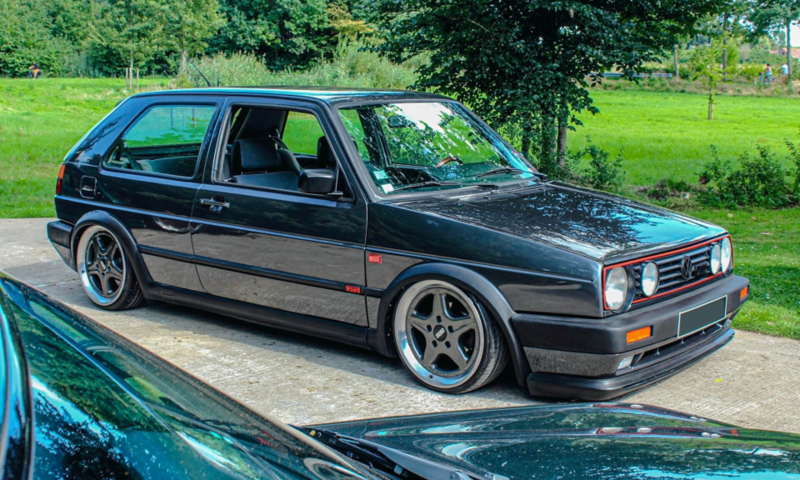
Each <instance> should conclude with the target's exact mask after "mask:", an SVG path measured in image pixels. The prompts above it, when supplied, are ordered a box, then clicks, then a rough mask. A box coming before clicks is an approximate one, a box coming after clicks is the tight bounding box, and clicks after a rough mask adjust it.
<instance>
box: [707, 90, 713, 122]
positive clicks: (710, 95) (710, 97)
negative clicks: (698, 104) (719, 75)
mask: <svg viewBox="0 0 800 480" xmlns="http://www.w3.org/2000/svg"><path fill="white" fill-rule="evenodd" d="M708 119H709V120H714V92H708Z"/></svg>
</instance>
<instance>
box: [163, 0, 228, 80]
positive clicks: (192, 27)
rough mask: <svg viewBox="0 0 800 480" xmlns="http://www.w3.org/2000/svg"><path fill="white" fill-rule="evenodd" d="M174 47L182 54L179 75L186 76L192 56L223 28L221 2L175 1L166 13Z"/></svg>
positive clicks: (201, 0) (212, 0) (210, 0)
mask: <svg viewBox="0 0 800 480" xmlns="http://www.w3.org/2000/svg"><path fill="white" fill-rule="evenodd" d="M166 19H167V22H168V25H169V27H170V31H171V32H173V36H172V40H173V44H174V48H175V49H176V50H177V51H179V52H180V54H181V63H180V68H179V70H178V71H179V73H180V75H186V60H187V58H188V56H189V55H194V54H197V53H200V52H202V51H203V50H204V49H205V48H206V47H207V46H208V44H207V43H206V40H207V39H208V38H209V37H210V36H211V35H212V34H214V33H216V32H217V31H218V30H219V28H220V27H221V26H222V25H224V23H225V22H224V20H223V18H222V15H220V13H219V1H218V0H173V1H171V2H170V3H169V8H168V9H167V10H166Z"/></svg>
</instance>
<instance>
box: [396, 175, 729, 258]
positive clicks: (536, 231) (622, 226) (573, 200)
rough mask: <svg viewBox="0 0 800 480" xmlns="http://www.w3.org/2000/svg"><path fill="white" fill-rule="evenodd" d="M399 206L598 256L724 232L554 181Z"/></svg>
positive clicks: (663, 247)
mask: <svg viewBox="0 0 800 480" xmlns="http://www.w3.org/2000/svg"><path fill="white" fill-rule="evenodd" d="M454 193H455V191H454ZM402 207H404V208H408V209H412V210H415V211H420V212H424V213H428V214H435V215H440V216H443V217H447V218H450V219H453V220H458V221H460V222H465V223H470V224H475V225H480V226H483V227H487V228H491V229H494V230H498V231H502V232H504V233H508V234H511V235H515V236H518V237H524V238H530V239H534V240H536V241H540V242H545V243H548V244H551V245H553V246H556V247H559V248H562V249H566V250H572V251H576V252H578V253H581V254H583V255H586V256H589V257H592V258H595V259H598V260H609V259H622V258H621V257H625V258H627V257H631V256H641V255H644V254H647V253H651V252H656V251H662V250H667V249H670V248H673V247H676V246H679V245H682V244H686V243H691V242H694V241H699V240H704V239H708V238H712V237H714V236H717V235H721V234H723V233H725V230H723V229H722V228H720V227H717V226H715V225H712V224H709V223H706V222H703V221H701V220H697V219H693V218H690V217H687V216H684V215H680V214H678V213H675V212H671V211H669V210H664V209H660V208H656V207H652V206H648V205H643V204H640V203H637V202H633V201H631V200H628V199H625V198H623V197H618V196H615V195H608V194H604V193H601V192H596V191H593V190H587V189H581V188H577V187H573V186H569V185H565V184H556V183H550V184H544V185H537V186H533V187H532V188H525V189H522V190H516V191H510V192H508V191H499V192H497V193H490V194H485V193H484V194H480V195H468V196H460V197H454V198H449V199H445V200H442V198H441V197H437V198H435V199H432V198H430V197H428V198H427V199H422V200H418V201H409V202H406V203H403V204H402Z"/></svg>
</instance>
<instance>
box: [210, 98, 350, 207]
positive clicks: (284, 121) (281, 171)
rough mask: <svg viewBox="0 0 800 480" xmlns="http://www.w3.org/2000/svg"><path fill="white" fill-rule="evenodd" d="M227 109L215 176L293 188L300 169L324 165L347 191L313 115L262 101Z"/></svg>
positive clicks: (273, 187) (231, 181)
mask: <svg viewBox="0 0 800 480" xmlns="http://www.w3.org/2000/svg"><path fill="white" fill-rule="evenodd" d="M233 109H234V110H233V112H232V114H231V115H230V117H229V118H230V119H231V120H230V124H229V125H228V128H227V132H228V134H227V138H226V143H225V155H224V156H223V157H222V161H221V162H220V164H219V165H218V166H217V170H216V178H215V180H216V181H218V182H226V183H234V184H240V185H247V186H250V187H261V188H267V189H278V190H290V191H299V179H300V174H301V172H303V170H306V169H328V170H331V171H332V172H334V174H337V175H338V177H339V178H338V181H337V183H338V186H339V188H341V189H343V190H345V191H343V193H344V194H345V195H347V193H348V192H347V191H346V188H347V185H346V181H345V180H344V175H343V173H342V171H341V169H339V168H337V163H336V159H335V158H334V157H333V155H332V153H331V147H330V143H329V142H328V139H327V138H326V137H325V135H324V133H323V131H322V128H321V127H320V125H319V121H318V120H317V118H316V117H315V116H314V115H312V114H309V113H305V112H299V111H293V110H285V109H277V108H264V107H249V106H234V107H233ZM287 143H289V144H291V145H287Z"/></svg>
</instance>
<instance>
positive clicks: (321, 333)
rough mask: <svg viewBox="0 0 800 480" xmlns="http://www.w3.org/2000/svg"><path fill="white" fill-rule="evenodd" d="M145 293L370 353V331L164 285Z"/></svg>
mask: <svg viewBox="0 0 800 480" xmlns="http://www.w3.org/2000/svg"><path fill="white" fill-rule="evenodd" d="M148 290H149V292H148V293H150V295H148V298H149V299H152V300H160V301H163V302H166V303H171V304H177V305H184V306H187V307H192V308H197V309H200V310H205V311H209V312H213V313H216V314H219V315H224V316H227V317H234V318H238V319H240V320H244V321H247V322H252V323H257V324H259V325H264V326H267V327H274V328H278V329H281V330H288V331H291V332H295V333H302V334H304V335H310V336H312V337H317V338H323V339H326V340H333V341H335V342H339V343H344V344H347V345H352V346H354V347H360V348H364V349H367V350H372V348H371V347H370V345H369V344H368V343H367V336H368V335H369V331H370V329H369V328H367V327H359V326H357V325H351V324H347V323H341V322H336V321H333V320H326V319H324V318H319V317H312V316H308V315H302V314H299V313H291V312H286V311H283V310H276V309H274V308H269V307H261V306H257V305H252V304H249V303H244V302H239V301H236V300H230V299H227V298H220V297H215V296H213V295H208V294H205V293H198V292H192V291H190V290H183V289H179V288H173V287H167V286H164V285H152V286H150V288H149V289H148Z"/></svg>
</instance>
